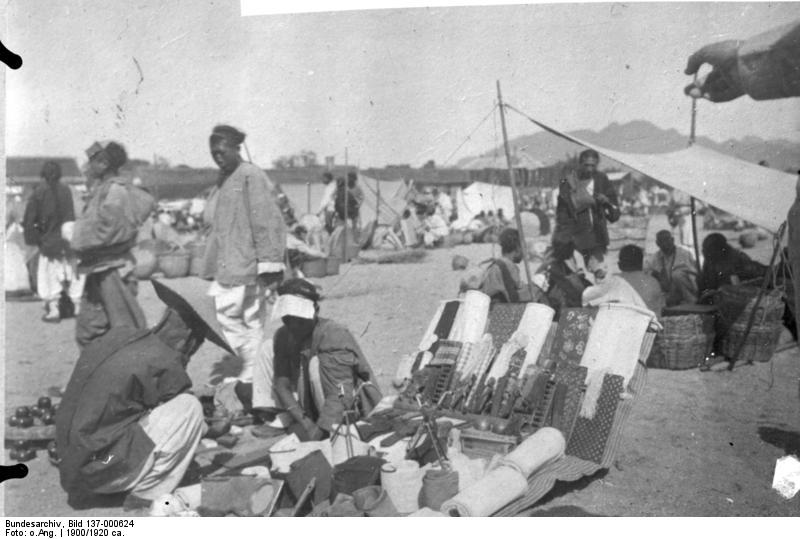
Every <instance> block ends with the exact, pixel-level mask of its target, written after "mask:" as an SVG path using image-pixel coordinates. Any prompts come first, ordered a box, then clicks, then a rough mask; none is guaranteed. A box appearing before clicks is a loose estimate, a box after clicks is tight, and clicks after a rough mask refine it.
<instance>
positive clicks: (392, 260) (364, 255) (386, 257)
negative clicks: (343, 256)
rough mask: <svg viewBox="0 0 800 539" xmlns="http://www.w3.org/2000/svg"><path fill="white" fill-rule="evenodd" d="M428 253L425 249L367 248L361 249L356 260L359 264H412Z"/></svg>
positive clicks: (422, 258)
mask: <svg viewBox="0 0 800 539" xmlns="http://www.w3.org/2000/svg"><path fill="white" fill-rule="evenodd" d="M427 255H428V253H427V251H426V250H425V249H402V250H399V251H383V250H379V249H376V250H369V251H361V252H360V253H359V254H358V258H357V259H356V262H357V263H359V264H414V263H417V262H421V261H422V260H424V259H425V257H426V256H427Z"/></svg>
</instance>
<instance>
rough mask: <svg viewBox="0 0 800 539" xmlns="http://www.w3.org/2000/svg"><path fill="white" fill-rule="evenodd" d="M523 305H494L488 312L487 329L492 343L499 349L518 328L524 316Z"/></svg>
mask: <svg viewBox="0 0 800 539" xmlns="http://www.w3.org/2000/svg"><path fill="white" fill-rule="evenodd" d="M525 306H526V304H525V303H495V304H494V305H493V306H492V310H491V311H489V328H488V329H487V332H488V333H490V334H491V335H492V342H493V343H494V345H495V347H496V348H498V349H500V348H501V347H502V346H503V345H504V344H505V343H506V341H508V339H509V337H511V335H512V334H513V333H514V332H515V331H516V330H517V328H518V327H519V323H520V320H522V316H523V315H524V314H525Z"/></svg>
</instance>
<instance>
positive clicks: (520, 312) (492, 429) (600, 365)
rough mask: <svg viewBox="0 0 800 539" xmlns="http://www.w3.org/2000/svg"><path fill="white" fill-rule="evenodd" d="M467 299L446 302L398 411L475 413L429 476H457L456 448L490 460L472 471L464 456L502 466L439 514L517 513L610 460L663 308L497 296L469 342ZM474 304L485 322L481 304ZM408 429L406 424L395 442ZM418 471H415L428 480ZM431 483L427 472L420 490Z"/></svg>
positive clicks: (454, 416) (455, 416) (461, 490)
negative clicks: (558, 305) (556, 304)
mask: <svg viewBox="0 0 800 539" xmlns="http://www.w3.org/2000/svg"><path fill="white" fill-rule="evenodd" d="M473 301H474V300H473ZM467 304H468V301H467V298H466V297H465V298H463V299H462V300H460V301H457V302H456V301H453V302H443V303H442V304H441V305H440V307H439V309H438V310H437V312H436V314H435V316H434V320H433V321H432V322H431V325H430V326H429V328H428V331H427V332H426V335H425V337H424V338H423V341H422V343H421V345H420V348H419V350H420V351H419V353H418V358H417V359H418V360H417V361H416V362H415V364H414V365H413V366H412V369H411V370H412V372H411V374H410V376H408V377H407V382H406V385H405V387H404V388H403V391H402V392H401V394H400V395H398V397H397V399H396V400H395V403H394V406H395V409H396V410H397V411H407V413H412V412H411V411H412V410H415V409H416V410H418V411H419V412H421V413H422V415H423V419H425V418H428V419H430V418H435V417H439V418H440V419H439V422H442V421H443V420H445V419H447V420H459V419H460V420H462V421H465V423H463V424H462V425H459V426H458V427H453V430H455V429H458V436H457V438H458V439H459V442H458V444H457V446H458V450H455V448H454V447H453V444H451V445H450V447H449V448H448V449H447V451H446V453H447V455H446V456H444V457H443V458H439V459H438V461H439V462H436V463H434V462H432V461H429V463H426V462H421V465H422V466H423V468H424V466H427V465H432V466H435V468H433V469H432V470H431V471H428V472H427V473H426V475H425V476H424V477H427V478H428V481H432V480H434V479H436V478H437V477H439V476H440V475H444V476H446V477H456V478H457V477H458V475H459V473H456V474H447V473H446V472H448V471H450V472H454V471H455V467H454V466H453V463H454V462H455V460H453V461H450V460H449V457H450V455H458V458H459V459H465V461H470V460H471V461H474V462H480V463H482V464H481V465H479V466H477V467H472V468H468V467H464V462H460V465H461V468H460V469H465V470H475V471H477V474H478V475H481V472H480V470H482V468H481V466H482V465H485V463H486V462H487V461H491V462H493V463H494V464H493V465H492V466H491V467H490V469H489V471H488V472H487V473H485V474H483V476H482V477H478V478H477V479H474V480H473V481H470V484H469V485H465V484H459V487H458V494H456V495H454V496H452V497H451V498H450V499H449V500H447V501H444V502H442V503H441V512H443V513H445V514H450V515H453V516H456V515H463V516H488V515H492V514H507V515H510V514H514V513H515V512H516V511H519V510H520V509H524V508H525V507H528V506H530V505H532V504H533V503H535V502H536V500H538V499H539V498H540V497H541V496H543V495H544V494H545V493H546V492H547V491H548V490H549V489H550V488H551V487H552V485H553V483H554V482H555V481H556V480H565V481H570V480H575V479H578V478H580V477H582V476H584V475H590V474H592V473H594V472H595V471H597V470H599V469H600V468H604V467H606V468H607V467H608V466H609V465H610V464H611V462H612V460H613V456H614V454H615V452H616V449H617V447H618V444H619V440H620V432H621V426H622V423H623V422H624V420H625V418H626V416H627V414H628V413H629V412H630V408H631V406H632V404H633V402H635V399H636V397H637V396H638V395H639V394H640V392H641V390H642V388H643V385H644V369H643V368H642V366H641V362H642V361H643V359H644V358H646V357H647V356H648V355H649V352H650V348H651V347H652V344H653V340H654V336H655V334H656V333H655V331H654V330H655V329H658V328H659V324H658V322H657V321H656V320H655V318H654V316H653V314H652V313H651V312H650V311H645V310H642V309H638V308H636V307H634V306H631V305H624V304H603V305H601V306H599V307H596V308H592V309H567V310H565V311H563V312H562V313H561V317H560V319H559V321H558V322H554V321H553V317H554V315H555V312H554V311H553V310H552V309H550V308H549V307H547V306H545V305H539V304H496V305H494V306H492V308H491V310H489V308H488V305H487V306H486V314H485V318H484V319H483V320H485V322H484V325H483V328H482V329H483V332H482V333H481V335H476V331H475V329H474V327H473V329H472V330H471V332H470V335H469V336H470V339H471V340H470V341H468V342H467V341H466V340H460V339H459V337H461V336H463V335H464V334H463V333H459V332H458V330H457V328H458V327H463V326H464V324H463V320H464V319H465V313H467V312H468V311H466V310H463V309H464V306H465V305H467ZM472 309H473V312H472V316H473V317H475V319H477V320H481V314H482V313H480V312H479V311H478V310H477V309H476V307H475V305H474V304H473V307H472ZM473 326H475V324H473ZM459 345H460V346H459ZM368 421H369V419H368ZM427 421H428V420H427V419H425V420H424V421H423V424H425V423H426V422H427ZM410 430H411V429H409V428H406V429H402V428H398V429H397V430H396V432H395V433H394V435H393V436H395V438H394V439H392V442H396V441H399V439H401V438H400V437H402V436H408V435H409V434H410ZM439 435H440V433H436V434H434V435H432V436H430V437H431V438H433V439H434V440H435V439H436V438H437V437H439ZM390 438H391V436H390ZM434 447H436V445H435V444H434ZM415 472H416V468H414V469H413V471H411V470H410V471H409V475H414V477H418V475H417V474H416V473H415ZM455 482H458V481H457V480H456V481H455ZM425 485H426V480H425V479H423V483H422V487H421V488H422V490H421V492H422V491H425ZM393 488H394V487H393ZM421 500H422V498H421ZM436 502H438V500H436ZM424 505H425V504H421V506H424ZM436 505H437V503H433V504H429V507H430V508H432V509H434V510H435V509H437V507H436ZM404 509H409V510H410V509H411V507H404ZM403 512H405V511H403Z"/></svg>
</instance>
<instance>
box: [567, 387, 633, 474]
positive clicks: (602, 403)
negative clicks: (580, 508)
mask: <svg viewBox="0 0 800 539" xmlns="http://www.w3.org/2000/svg"><path fill="white" fill-rule="evenodd" d="M623 389H624V386H623V384H622V376H618V375H614V374H608V375H606V376H604V377H603V385H602V391H601V392H600V396H599V398H598V399H597V407H596V412H595V414H594V416H593V417H592V418H591V419H588V418H586V417H580V416H579V417H578V418H577V420H576V421H575V426H574V427H573V429H572V434H571V436H570V438H569V442H568V443H567V450H566V453H567V455H572V456H575V457H578V458H579V459H583V460H588V461H591V462H594V463H597V464H600V463H601V462H602V461H603V455H604V453H605V449H606V443H607V442H608V437H609V435H610V433H611V428H612V427H613V425H614V418H615V414H616V412H617V406H618V404H619V402H620V394H621V393H622V392H623Z"/></svg>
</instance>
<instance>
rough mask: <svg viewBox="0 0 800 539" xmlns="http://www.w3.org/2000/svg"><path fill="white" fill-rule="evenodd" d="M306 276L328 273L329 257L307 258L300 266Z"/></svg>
mask: <svg viewBox="0 0 800 539" xmlns="http://www.w3.org/2000/svg"><path fill="white" fill-rule="evenodd" d="M300 269H301V270H302V272H303V275H305V276H306V277H325V276H326V275H327V274H328V259H327V258H312V259H311V260H306V261H305V262H303V265H302V266H301V268H300Z"/></svg>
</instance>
